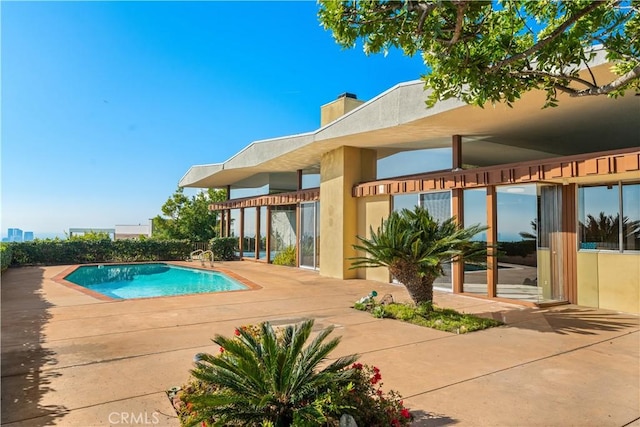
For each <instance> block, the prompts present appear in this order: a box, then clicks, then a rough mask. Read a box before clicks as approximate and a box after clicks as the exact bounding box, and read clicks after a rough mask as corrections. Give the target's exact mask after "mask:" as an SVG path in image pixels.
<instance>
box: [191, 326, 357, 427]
mask: <svg viewBox="0 0 640 427" xmlns="http://www.w3.org/2000/svg"><path fill="white" fill-rule="evenodd" d="M312 328H313V320H307V321H304V322H301V323H299V324H296V325H293V326H287V327H286V328H285V329H284V330H283V331H282V334H281V335H279V334H276V332H275V331H274V329H273V327H272V326H271V325H270V324H269V323H268V322H266V323H263V324H262V325H261V330H260V333H259V334H257V336H256V334H252V333H251V332H250V331H248V330H245V329H239V330H238V334H239V336H238V337H236V338H225V337H223V336H221V335H217V336H216V337H215V338H214V340H213V341H214V342H215V343H216V344H218V345H220V346H221V347H222V348H223V349H224V352H223V353H222V354H221V355H217V356H213V355H210V354H201V355H200V360H199V361H198V362H197V363H196V368H195V369H193V370H192V374H193V376H194V377H196V378H198V379H199V380H201V381H203V382H205V383H207V384H210V385H213V388H214V389H215V390H214V391H213V392H211V393H207V394H204V395H202V396H198V397H195V398H194V399H193V401H192V402H191V403H192V404H193V409H194V410H195V411H196V413H197V417H196V419H194V423H197V422H200V421H201V420H211V419H214V420H215V421H216V425H221V426H228V425H243V426H253V425H262V424H263V423H264V422H271V423H273V425H274V426H276V427H278V426H290V425H291V424H292V423H293V421H294V420H306V421H308V422H311V423H312V424H313V425H318V424H319V423H321V422H322V421H324V418H325V417H324V414H323V413H322V411H321V410H320V409H319V407H317V406H314V405H313V403H314V400H315V399H316V398H317V397H319V396H320V395H321V394H322V393H324V392H326V390H327V389H328V388H329V387H330V386H332V385H341V384H343V385H346V384H348V383H349V382H350V381H351V380H352V379H353V377H354V376H355V375H356V373H355V371H354V370H353V369H345V368H347V367H348V366H350V365H351V364H352V363H353V362H355V361H356V360H357V358H358V356H357V355H351V356H346V357H341V358H339V359H337V360H335V361H334V362H332V363H330V364H328V365H326V366H325V367H324V368H322V369H319V365H321V364H322V363H323V362H324V361H325V359H326V358H327V356H328V355H329V353H330V352H331V351H332V350H333V349H335V348H336V346H337V345H338V343H339V342H340V338H333V339H331V340H330V341H328V342H326V343H325V342H324V341H325V339H326V338H327V336H328V335H329V334H330V333H331V332H332V331H333V327H328V328H326V329H323V330H322V331H320V333H319V334H318V335H317V336H316V338H314V339H313V341H311V343H309V344H308V345H307V346H306V347H305V343H306V342H307V340H308V339H309V336H310V334H311V331H312ZM194 425H195V424H194Z"/></svg>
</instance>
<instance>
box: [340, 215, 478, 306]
mask: <svg viewBox="0 0 640 427" xmlns="http://www.w3.org/2000/svg"><path fill="white" fill-rule="evenodd" d="M485 229H486V227H483V226H480V225H474V226H471V227H468V228H462V227H460V226H458V225H457V224H456V223H455V219H454V218H449V219H447V220H445V221H443V222H438V221H436V220H434V219H433V218H432V217H431V215H430V214H429V212H428V211H427V210H426V209H424V208H422V207H419V206H416V208H415V209H414V210H413V211H411V210H408V209H403V210H402V211H401V212H397V211H394V212H392V213H391V214H390V215H389V218H387V219H386V220H385V221H382V224H381V226H380V227H379V228H378V231H377V232H376V231H374V230H373V228H371V231H370V233H371V238H369V239H366V238H364V237H360V236H358V240H360V242H361V244H359V245H354V248H355V249H357V250H360V251H362V252H364V253H365V256H359V257H355V258H352V260H353V264H352V267H353V268H359V267H388V268H389V271H390V273H391V274H392V275H393V277H394V278H396V279H397V280H398V281H399V282H400V283H402V284H403V285H404V286H405V287H406V288H407V290H408V291H409V295H410V296H411V298H412V299H413V302H414V303H416V304H422V303H426V302H431V301H433V282H434V281H435V280H436V279H437V278H438V277H440V276H442V275H443V274H444V270H443V268H442V266H443V264H445V263H449V262H452V261H455V260H457V259H458V258H459V257H460V256H465V257H468V258H473V259H475V258H477V257H478V255H480V254H482V253H486V250H485V248H484V247H483V246H482V245H481V244H480V243H479V242H472V241H471V239H472V238H473V236H475V235H476V234H478V233H480V232H481V231H483V230H485Z"/></svg>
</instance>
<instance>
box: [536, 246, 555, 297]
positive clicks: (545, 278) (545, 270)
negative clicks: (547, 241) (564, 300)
mask: <svg viewBox="0 0 640 427" xmlns="http://www.w3.org/2000/svg"><path fill="white" fill-rule="evenodd" d="M536 252H537V256H538V262H537V266H538V287H540V288H542V299H544V300H548V299H551V283H553V282H552V280H553V279H552V278H551V251H550V250H549V249H547V248H537V251H536Z"/></svg>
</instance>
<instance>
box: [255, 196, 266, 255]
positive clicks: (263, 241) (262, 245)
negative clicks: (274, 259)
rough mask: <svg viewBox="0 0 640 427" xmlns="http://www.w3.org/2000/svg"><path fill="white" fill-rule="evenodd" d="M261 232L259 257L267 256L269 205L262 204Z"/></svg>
mask: <svg viewBox="0 0 640 427" xmlns="http://www.w3.org/2000/svg"><path fill="white" fill-rule="evenodd" d="M259 212H260V234H259V235H258V237H257V238H258V258H259V259H265V258H267V221H268V219H267V207H266V206H260V208H259Z"/></svg>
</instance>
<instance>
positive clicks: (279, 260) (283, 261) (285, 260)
mask: <svg viewBox="0 0 640 427" xmlns="http://www.w3.org/2000/svg"><path fill="white" fill-rule="evenodd" d="M296 261H297V260H296V247H295V246H287V247H286V248H284V249H283V250H282V251H280V252H278V253H277V254H276V256H275V257H273V263H274V264H275V265H287V266H290V267H295V265H296Z"/></svg>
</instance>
